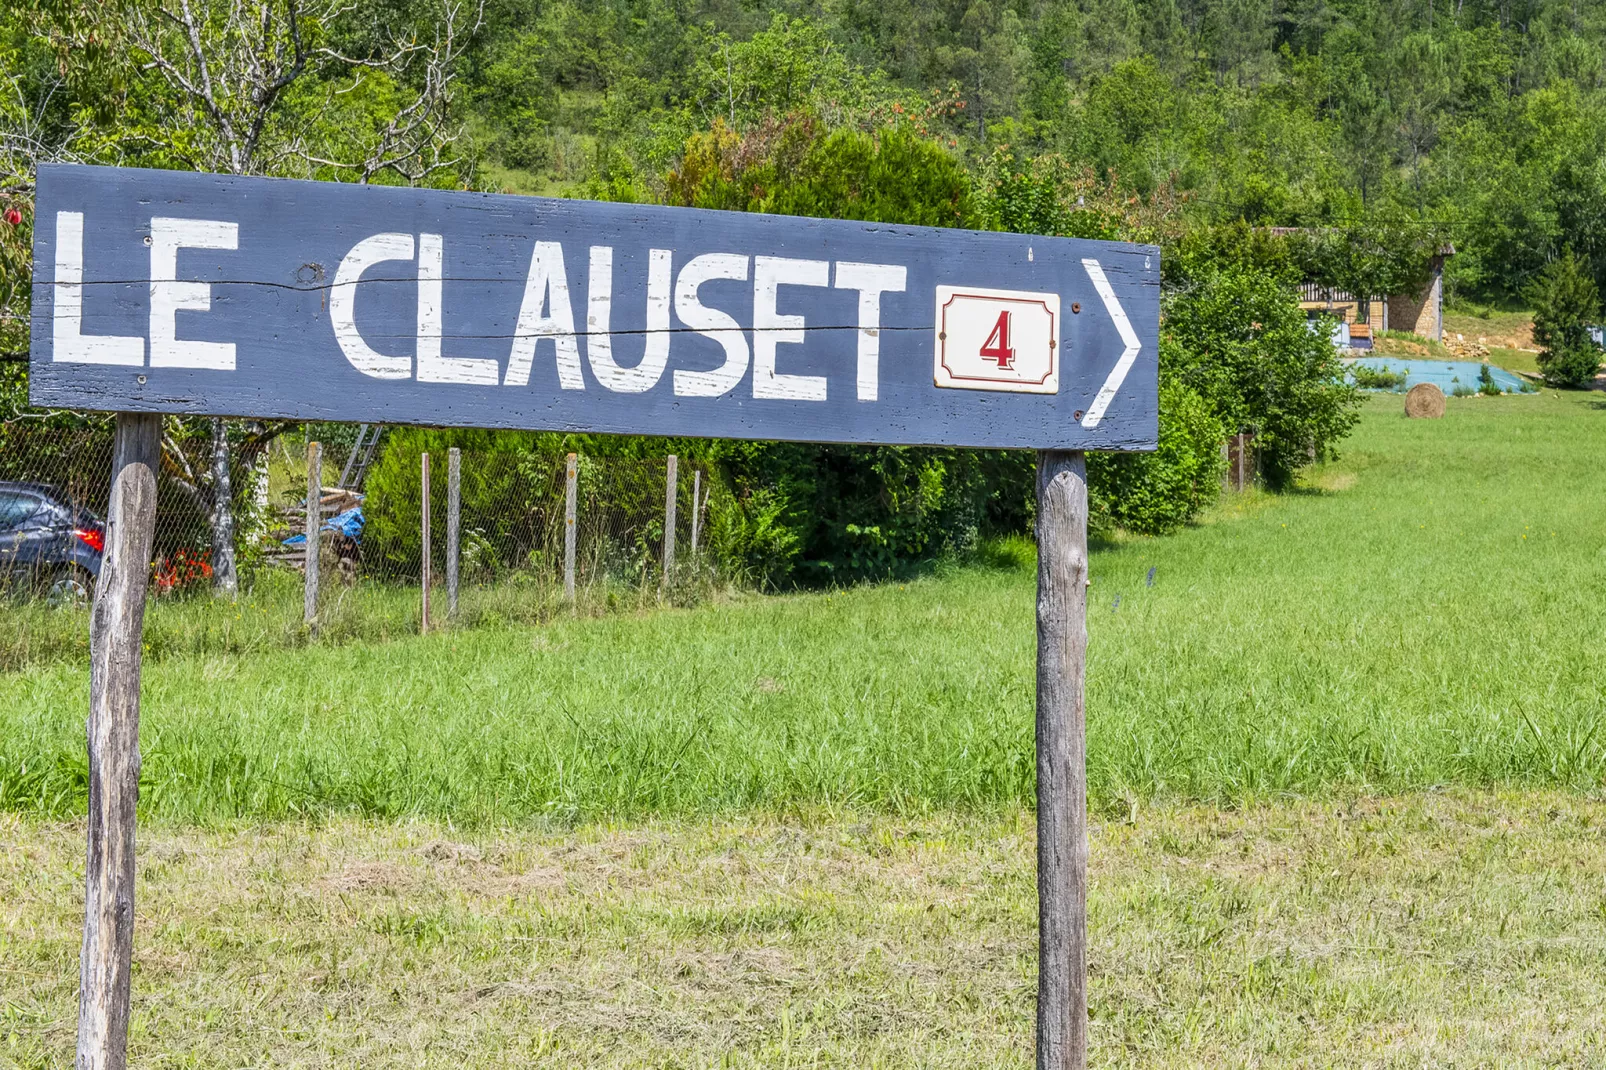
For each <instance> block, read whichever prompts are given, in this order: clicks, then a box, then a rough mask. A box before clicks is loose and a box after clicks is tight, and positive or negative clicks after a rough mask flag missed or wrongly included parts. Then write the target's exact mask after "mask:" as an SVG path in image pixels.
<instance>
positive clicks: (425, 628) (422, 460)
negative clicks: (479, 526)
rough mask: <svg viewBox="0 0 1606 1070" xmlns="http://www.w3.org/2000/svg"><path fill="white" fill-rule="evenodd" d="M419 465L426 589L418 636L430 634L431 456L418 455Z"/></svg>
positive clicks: (422, 571)
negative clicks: (421, 483)
mask: <svg viewBox="0 0 1606 1070" xmlns="http://www.w3.org/2000/svg"><path fill="white" fill-rule="evenodd" d="M418 464H419V475H420V476H421V477H422V481H423V490H422V493H421V495H420V496H421V497H422V499H423V502H422V504H421V505H420V507H419V510H420V514H421V518H420V522H421V527H420V534H421V535H422V537H423V543H424V553H423V558H424V560H423V567H422V569H421V574H420V578H421V579H422V580H423V588H424V615H423V616H422V617H420V618H419V621H418V634H419V635H427V634H428V633H429V454H428V453H427V452H426V453H420V454H419V455H418Z"/></svg>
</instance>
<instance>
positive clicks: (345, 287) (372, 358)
mask: <svg viewBox="0 0 1606 1070" xmlns="http://www.w3.org/2000/svg"><path fill="white" fill-rule="evenodd" d="M412 258H413V236H412V235H411V234H396V233H387V234H375V235H373V236H372V237H369V238H364V239H363V240H362V241H360V242H358V243H357V244H356V245H353V246H352V247H351V252H349V253H347V254H346V256H345V259H344V260H342V261H340V267H338V268H336V269H335V281H334V285H333V286H331V287H330V289H329V322H330V324H331V325H333V327H334V329H335V341H337V342H339V343H340V351H341V352H342V353H344V354H345V355H346V359H347V360H348V361H350V362H351V366H352V367H353V368H356V369H357V370H358V371H360V372H362V373H363V374H364V375H371V376H373V377H374V378H375V379H407V378H410V377H411V376H412V374H413V358H412V357H387V356H385V355H384V354H383V353H380V352H377V351H376V350H375V349H374V348H373V347H371V346H370V345H369V344H368V343H367V342H366V341H364V340H363V336H362V333H361V332H360V331H358V330H357V283H358V282H359V281H361V280H362V276H363V272H365V271H367V270H368V269H369V268H371V267H373V266H374V265H375V264H382V263H384V262H385V261H387V260H411V259H412Z"/></svg>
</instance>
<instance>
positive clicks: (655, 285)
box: [586, 245, 674, 394]
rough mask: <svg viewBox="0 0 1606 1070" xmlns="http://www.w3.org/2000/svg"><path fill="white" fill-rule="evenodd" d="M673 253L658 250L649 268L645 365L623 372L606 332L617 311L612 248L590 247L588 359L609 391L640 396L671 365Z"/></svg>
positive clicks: (643, 358) (587, 316)
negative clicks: (615, 361)
mask: <svg viewBox="0 0 1606 1070" xmlns="http://www.w3.org/2000/svg"><path fill="white" fill-rule="evenodd" d="M673 257H674V254H673V253H672V252H671V251H670V250H668V249H654V250H653V251H652V257H651V262H650V266H649V267H648V269H647V337H646V347H645V349H644V350H643V353H642V358H641V363H640V364H637V365H636V366H635V367H633V368H621V367H620V366H619V365H618V364H615V363H614V360H613V335H611V334H610V333H608V327H609V321H610V317H611V314H612V309H613V247H612V246H609V245H593V246H592V247H591V279H590V284H589V285H590V289H589V291H588V293H587V298H586V301H587V307H586V356H587V357H588V358H590V360H591V374H592V375H595V376H596V377H597V382H599V383H601V384H602V385H603V386H605V387H607V388H608V389H609V390H616V391H618V392H619V393H621V394H641V393H645V392H646V391H648V390H651V389H652V388H653V387H655V386H657V385H658V380H659V379H662V378H663V375H664V367H665V366H666V365H667V364H668V363H669V339H670V334H669V281H670V279H671V278H672V277H673V274H672V273H673V267H672V262H673Z"/></svg>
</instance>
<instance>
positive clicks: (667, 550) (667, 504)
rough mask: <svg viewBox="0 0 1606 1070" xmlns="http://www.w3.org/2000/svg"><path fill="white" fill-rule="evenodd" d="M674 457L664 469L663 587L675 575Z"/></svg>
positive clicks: (670, 458)
mask: <svg viewBox="0 0 1606 1070" xmlns="http://www.w3.org/2000/svg"><path fill="white" fill-rule="evenodd" d="M675 463H676V461H675V455H674V454H673V453H671V454H670V455H669V460H668V462H667V463H666V464H665V467H664V577H663V586H665V587H668V586H669V584H670V583H671V582H673V577H674V573H675Z"/></svg>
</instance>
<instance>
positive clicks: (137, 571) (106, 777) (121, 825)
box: [77, 414, 161, 1070]
mask: <svg viewBox="0 0 1606 1070" xmlns="http://www.w3.org/2000/svg"><path fill="white" fill-rule="evenodd" d="M160 432H161V418H160V417H158V416H153V415H135V414H121V415H119V416H118V417H117V435H116V444H115V447H114V450H113V457H112V493H111V508H110V510H109V512H108V514H107V523H106V552H105V557H104V559H103V561H102V564H101V571H100V579H99V581H98V583H97V584H96V587H95V606H94V609H93V611H92V614H91V618H90V626H89V654H90V669H89V726H88V728H89V848H88V858H87V863H86V866H85V897H84V945H83V953H82V958H81V959H80V963H79V992H78V1059H77V1066H78V1070H123V1067H125V1066H126V1065H127V1048H128V1007H129V1002H128V1001H129V978H130V971H131V968H132V963H133V954H134V811H135V806H136V804H137V803H138V801H139V679H140V652H141V648H140V644H141V636H142V631H143V628H144V626H145V589H146V586H147V585H148V583H149V581H150V562H151V542H152V540H153V538H154V536H155V533H156V464H157V451H158V442H159V437H160Z"/></svg>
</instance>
